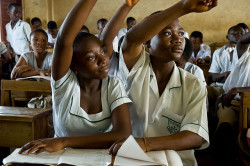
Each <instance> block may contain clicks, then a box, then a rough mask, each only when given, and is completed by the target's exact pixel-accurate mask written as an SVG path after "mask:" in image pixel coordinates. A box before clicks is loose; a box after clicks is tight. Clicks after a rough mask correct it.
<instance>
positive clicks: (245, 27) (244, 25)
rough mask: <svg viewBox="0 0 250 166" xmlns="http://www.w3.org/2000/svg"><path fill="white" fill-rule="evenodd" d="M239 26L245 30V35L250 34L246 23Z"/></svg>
mask: <svg viewBox="0 0 250 166" xmlns="http://www.w3.org/2000/svg"><path fill="white" fill-rule="evenodd" d="M237 26H241V27H242V28H243V29H244V30H245V33H247V32H249V28H248V26H247V25H246V24H245V23H239V24H237Z"/></svg>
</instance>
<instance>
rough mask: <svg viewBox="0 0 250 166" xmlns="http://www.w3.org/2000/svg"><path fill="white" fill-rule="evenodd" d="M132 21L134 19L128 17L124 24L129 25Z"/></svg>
mask: <svg viewBox="0 0 250 166" xmlns="http://www.w3.org/2000/svg"><path fill="white" fill-rule="evenodd" d="M132 21H136V20H135V18H134V17H128V18H127V21H126V23H127V24H129V23H131V22H132Z"/></svg>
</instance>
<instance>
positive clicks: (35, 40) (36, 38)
mask: <svg viewBox="0 0 250 166" xmlns="http://www.w3.org/2000/svg"><path fill="white" fill-rule="evenodd" d="M30 41H31V48H32V49H33V50H34V52H36V53H43V52H45V51H46V47H47V44H48V38H47V36H45V35H44V34H43V33H42V32H36V33H34V34H33V35H32V36H31V39H30Z"/></svg>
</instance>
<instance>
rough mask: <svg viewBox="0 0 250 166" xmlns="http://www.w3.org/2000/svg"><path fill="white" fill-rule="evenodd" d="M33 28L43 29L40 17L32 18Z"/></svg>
mask: <svg viewBox="0 0 250 166" xmlns="http://www.w3.org/2000/svg"><path fill="white" fill-rule="evenodd" d="M31 25H32V30H36V29H42V21H41V20H40V18H38V17H34V18H32V19H31Z"/></svg>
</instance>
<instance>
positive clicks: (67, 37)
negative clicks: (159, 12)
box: [52, 0, 97, 80]
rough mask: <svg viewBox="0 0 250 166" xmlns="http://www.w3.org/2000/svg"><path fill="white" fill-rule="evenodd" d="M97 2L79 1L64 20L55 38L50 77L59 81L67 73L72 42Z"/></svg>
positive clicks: (90, 0)
mask: <svg viewBox="0 0 250 166" xmlns="http://www.w3.org/2000/svg"><path fill="white" fill-rule="evenodd" d="M96 1H97V0H79V1H78V2H77V4H76V5H75V6H74V8H73V9H72V10H71V11H70V12H69V14H68V15H67V17H66V19H65V20H64V22H63V24H62V26H61V28H60V30H59V32H58V36H57V41H56V44H55V48H54V55H53V60H52V77H53V79H54V80H59V79H60V78H62V77H63V76H64V75H65V74H66V73H67V71H68V69H69V67H70V64H71V60H72V56H73V42H74V39H75V37H76V36H77V34H78V32H79V31H80V29H81V27H82V25H83V24H84V23H85V21H86V19H87V17H88V16H89V14H90V12H91V10H92V8H93V7H94V5H95V3H96Z"/></svg>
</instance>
